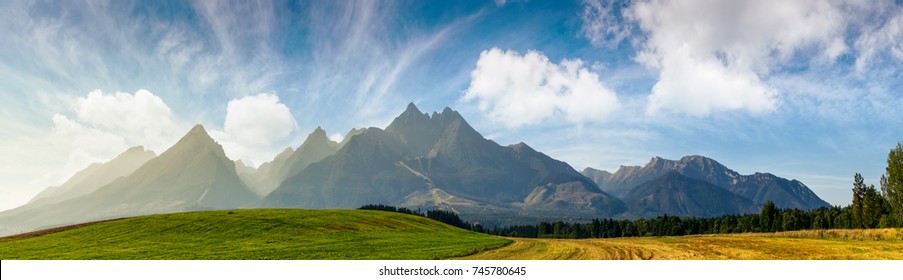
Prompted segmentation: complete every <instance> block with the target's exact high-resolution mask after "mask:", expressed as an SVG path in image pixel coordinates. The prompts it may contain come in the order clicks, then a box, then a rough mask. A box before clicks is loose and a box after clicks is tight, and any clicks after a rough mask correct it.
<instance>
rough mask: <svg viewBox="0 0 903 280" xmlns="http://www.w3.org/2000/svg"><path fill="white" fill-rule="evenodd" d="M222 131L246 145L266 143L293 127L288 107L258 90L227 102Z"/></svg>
mask: <svg viewBox="0 0 903 280" xmlns="http://www.w3.org/2000/svg"><path fill="white" fill-rule="evenodd" d="M226 110H227V111H226V123H225V125H224V127H223V128H224V129H225V131H226V133H229V134H232V135H233V136H234V137H235V139H237V140H238V141H240V142H241V143H243V144H248V145H262V146H266V145H270V144H273V142H276V141H279V140H282V139H285V137H288V136H289V134H291V132H292V129H294V127H295V119H294V117H292V113H291V112H289V109H288V106H285V104H282V103H281V102H279V97H278V96H276V95H275V94H272V93H261V94H258V95H252V96H246V97H242V98H240V99H234V100H232V101H229V105H228V107H227V109H226Z"/></svg>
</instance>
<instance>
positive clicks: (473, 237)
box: [0, 209, 511, 260]
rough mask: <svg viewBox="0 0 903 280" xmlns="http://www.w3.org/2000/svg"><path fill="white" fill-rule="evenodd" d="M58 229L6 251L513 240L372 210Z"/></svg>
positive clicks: (445, 251) (329, 250) (326, 250)
mask: <svg viewBox="0 0 903 280" xmlns="http://www.w3.org/2000/svg"><path fill="white" fill-rule="evenodd" d="M54 231H55V230H51V231H47V232H49V233H47V232H45V233H47V234H30V235H24V236H17V237H7V238H2V239H0V259H4V260H10V259H175V260H182V259H421V260H423V259H425V260H430V259H447V258H452V257H459V256H465V255H470V254H473V253H476V252H480V251H484V250H487V249H491V248H496V247H500V246H503V245H506V244H508V243H510V242H511V241H510V240H507V239H503V238H499V237H495V236H490V235H486V234H481V233H476V232H471V231H467V230H463V229H460V228H456V227H452V226H449V225H447V224H444V223H440V222H437V221H434V220H430V219H427V218H424V217H420V216H416V215H407V214H400V213H392V212H384V211H370V210H302V209H253V210H252V209H248V210H231V211H205V212H188V213H176V214H164V215H152V216H143V217H135V218H127V219H120V220H113V221H106V222H100V223H94V224H89V225H85V226H81V227H75V228H71V229H66V230H61V231H55V232H54ZM35 235H36V236H35Z"/></svg>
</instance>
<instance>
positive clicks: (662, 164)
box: [596, 155, 829, 209]
mask: <svg viewBox="0 0 903 280" xmlns="http://www.w3.org/2000/svg"><path fill="white" fill-rule="evenodd" d="M669 171H677V172H678V173H680V174H682V175H684V176H687V177H690V178H694V179H698V180H702V181H705V182H708V183H711V184H713V185H716V186H719V187H722V188H724V189H727V190H729V191H731V192H732V193H734V194H737V195H740V196H742V197H745V198H747V199H750V200H752V202H753V203H755V204H756V205H761V204H763V203H765V201H767V200H771V201H773V202H774V203H775V205H777V206H778V207H780V208H800V209H813V208H818V207H824V206H829V205H828V203H827V202H825V201H824V200H822V199H821V198H819V197H818V196H817V195H816V194H815V193H813V192H812V190H810V189H809V188H808V187H807V186H806V185H804V184H803V183H801V182H799V181H796V180H793V181H790V180H787V179H784V178H780V177H777V176H774V175H772V174H768V173H756V174H753V175H740V174H739V173H737V172H736V171H734V170H731V169H729V168H727V167H725V166H724V165H722V164H721V163H718V162H717V161H715V160H713V159H710V158H707V157H703V156H696V155H694V156H685V157H683V158H681V159H680V160H676V161H675V160H667V159H663V158H660V157H654V158H652V160H650V161H649V163H647V164H646V165H645V166H643V167H640V166H621V167H620V168H619V169H618V171H616V172H614V173H612V175H611V176H609V177H608V178H607V179H606V180H603V181H597V182H596V183H597V184H599V185H600V187H601V188H602V190H603V191H605V192H609V193H612V194H615V195H618V196H619V197H622V198H623V197H625V196H626V195H627V193H629V192H630V191H631V190H632V189H633V188H635V187H636V186H639V185H640V184H642V183H645V182H648V181H651V180H653V179H655V178H658V177H661V176H662V175H664V174H665V173H667V172H669Z"/></svg>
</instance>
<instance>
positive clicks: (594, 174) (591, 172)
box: [580, 167, 611, 188]
mask: <svg viewBox="0 0 903 280" xmlns="http://www.w3.org/2000/svg"><path fill="white" fill-rule="evenodd" d="M580 174H583V176H586V178H589V179H590V180H593V182H594V183H596V185H598V186H599V187H600V188H601V187H602V186H603V185H605V183H606V182H608V179H609V178H611V173H610V172H608V171H605V170H598V169H595V168H592V167H587V168H584V169H583V171H580Z"/></svg>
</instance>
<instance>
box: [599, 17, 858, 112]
mask: <svg viewBox="0 0 903 280" xmlns="http://www.w3.org/2000/svg"><path fill="white" fill-rule="evenodd" d="M585 4H586V6H585V9H587V10H588V11H590V12H587V13H585V14H584V17H585V19H584V27H583V29H584V30H589V31H593V30H596V31H598V32H587V33H589V34H587V35H588V36H587V37H588V38H590V40H591V41H592V42H593V43H594V44H595V43H596V42H597V41H598V40H601V39H598V38H603V37H599V36H601V35H605V36H608V37H611V40H615V39H618V40H619V38H622V36H623V35H622V32H624V30H626V29H624V28H625V27H617V26H613V23H612V22H610V20H609V19H606V18H611V17H614V16H615V15H614V14H613V13H612V11H613V10H612V9H610V8H608V9H602V8H603V7H605V6H604V5H601V3H599V2H598V1H587V2H586V3H585ZM597 12H598V13H597ZM623 12H624V17H625V18H627V20H628V22H622V23H621V24H622V25H631V24H636V26H637V27H638V28H639V30H640V31H642V32H643V33H644V36H643V37H642V38H636V39H638V41H634V43H635V44H636V47H637V48H638V53H637V55H636V57H635V59H636V60H637V61H638V62H640V63H641V64H643V65H645V66H646V67H649V68H651V69H655V70H658V71H660V76H659V80H658V82H657V83H656V85H655V86H654V88H653V90H652V93H651V95H650V96H649V104H648V107H647V113H650V114H651V113H656V112H661V111H670V112H677V113H685V114H689V115H696V116H704V115H708V114H709V113H710V112H712V111H724V110H745V111H749V112H753V113H757V112H766V111H770V110H773V109H774V108H775V106H776V105H777V104H778V103H779V101H780V91H778V90H777V89H775V88H774V87H772V86H770V85H769V84H768V83H767V78H768V76H769V74H771V73H772V71H773V70H774V69H775V68H779V67H780V66H782V65H784V64H785V63H787V62H790V61H792V60H796V59H802V60H804V61H803V62H802V63H824V62H825V61H827V63H833V61H834V60H835V59H836V58H837V57H838V56H840V55H842V54H844V53H847V52H849V47H848V46H847V45H846V43H845V41H844V35H845V34H844V32H845V28H846V22H847V18H845V14H844V12H843V8H842V7H841V5H840V4H838V3H837V2H829V1H779V2H762V1H708V0H698V1H693V0H690V1H640V2H637V3H633V4H632V5H631V6H630V7H629V8H626V10H625V11H623ZM619 28H621V29H619ZM594 34H595V35H594ZM600 34H601V35H600ZM591 35H593V36H591ZM604 38H607V37H604ZM803 52H805V54H804V55H802V56H800V55H798V54H801V53H803Z"/></svg>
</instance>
